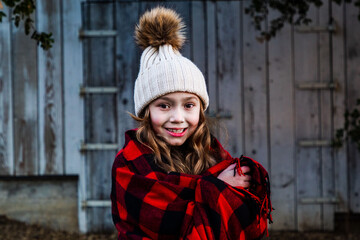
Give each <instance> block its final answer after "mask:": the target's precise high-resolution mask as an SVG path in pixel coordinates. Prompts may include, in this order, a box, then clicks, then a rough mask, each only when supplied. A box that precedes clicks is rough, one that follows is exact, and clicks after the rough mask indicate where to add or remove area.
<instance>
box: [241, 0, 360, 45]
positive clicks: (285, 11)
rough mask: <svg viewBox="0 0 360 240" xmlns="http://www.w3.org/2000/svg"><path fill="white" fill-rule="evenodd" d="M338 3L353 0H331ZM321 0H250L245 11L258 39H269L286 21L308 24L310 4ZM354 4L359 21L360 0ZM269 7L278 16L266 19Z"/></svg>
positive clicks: (313, 4) (317, 5)
mask: <svg viewBox="0 0 360 240" xmlns="http://www.w3.org/2000/svg"><path fill="white" fill-rule="evenodd" d="M332 1H333V2H335V3H336V4H338V5H340V4H341V3H342V2H345V3H351V2H352V1H353V0H332ZM322 5H323V1H322V0H290V1H289V0H252V1H251V3H250V5H249V6H248V7H247V8H245V13H246V14H248V15H249V16H250V17H251V18H252V23H253V24H254V26H255V28H256V30H258V31H259V32H260V36H259V37H258V40H259V41H264V40H266V41H269V40H270V39H271V38H272V37H275V36H276V34H277V32H279V31H280V30H281V29H282V28H283V27H284V25H285V24H286V23H289V24H293V25H295V26H298V25H302V24H304V25H308V24H309V23H311V22H312V20H311V19H310V18H309V17H308V16H307V13H308V11H309V9H310V7H311V6H315V7H317V8H318V7H321V6H322ZM354 5H355V6H356V7H358V8H359V14H358V19H359V21H360V0H354ZM269 9H272V10H273V11H275V12H277V13H279V16H278V17H276V18H274V19H271V20H269V24H268V26H267V27H266V26H265V23H266V21H267V20H268V14H269Z"/></svg>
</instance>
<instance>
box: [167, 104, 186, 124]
mask: <svg viewBox="0 0 360 240" xmlns="http://www.w3.org/2000/svg"><path fill="white" fill-rule="evenodd" d="M184 121H185V119H184V114H183V112H182V111H181V109H180V108H176V109H174V110H173V111H172V114H171V116H170V122H174V123H182V122H184Z"/></svg>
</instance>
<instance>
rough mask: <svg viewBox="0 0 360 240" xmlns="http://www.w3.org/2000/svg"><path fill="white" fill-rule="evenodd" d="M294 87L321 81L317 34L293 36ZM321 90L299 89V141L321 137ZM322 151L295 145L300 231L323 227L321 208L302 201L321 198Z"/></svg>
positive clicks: (312, 15)
mask: <svg viewBox="0 0 360 240" xmlns="http://www.w3.org/2000/svg"><path fill="white" fill-rule="evenodd" d="M309 17H310V18H312V20H313V22H312V25H317V24H319V22H318V19H317V17H318V15H317V11H316V9H310V14H309ZM294 48H295V49H294V54H295V55H294V57H295V59H294V64H295V69H294V70H295V72H294V73H295V84H299V83H301V82H319V49H318V36H317V34H316V33H315V34H314V33H310V34H304V33H298V32H296V33H295V36H294ZM319 94H320V93H319V90H310V91H304V90H299V89H296V91H295V108H296V123H295V131H296V140H297V142H298V141H300V140H304V139H306V140H309V139H310V140H313V139H319V138H320V137H321V133H320V129H321V122H320V115H319V114H320V113H319V109H320V102H319V98H320V95H319ZM321 159H322V158H321V150H320V148H319V147H309V148H304V147H301V146H299V145H297V146H296V176H297V198H298V203H299V205H298V208H297V216H298V229H299V230H301V231H304V230H315V229H321V228H322V211H321V210H322V208H321V206H320V205H318V204H300V201H301V199H303V198H317V197H319V196H321V194H322V191H321V179H322V175H321Z"/></svg>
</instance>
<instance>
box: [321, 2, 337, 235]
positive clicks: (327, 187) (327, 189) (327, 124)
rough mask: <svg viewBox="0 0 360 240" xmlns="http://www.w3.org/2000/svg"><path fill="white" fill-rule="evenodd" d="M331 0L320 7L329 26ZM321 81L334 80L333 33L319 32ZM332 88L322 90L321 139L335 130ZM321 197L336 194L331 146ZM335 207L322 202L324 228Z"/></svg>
mask: <svg viewBox="0 0 360 240" xmlns="http://www.w3.org/2000/svg"><path fill="white" fill-rule="evenodd" d="M330 4H331V3H329V1H324V4H323V6H322V7H321V8H319V24H320V25H321V26H327V25H328V24H329V19H330V17H331V16H330V12H329V11H330V7H331V6H330ZM318 37H319V45H318V46H319V81H320V82H325V83H330V82H331V81H333V79H332V78H333V76H332V55H331V54H332V53H331V52H330V50H331V46H330V44H331V38H332V34H330V33H328V32H325V33H319V36H318ZM332 95H333V91H332V90H323V91H321V92H320V122H321V130H320V133H321V136H320V138H321V139H327V140H329V141H330V140H331V138H332V135H333V134H332V132H333V120H334V119H333V117H334V116H333V101H332ZM321 175H322V179H321V188H322V189H321V197H324V198H333V197H334V195H335V191H334V190H335V188H334V187H335V186H334V177H335V176H334V159H333V154H332V150H331V148H330V147H322V148H321ZM334 209H335V206H334V205H333V204H322V222H323V225H322V226H321V227H322V229H323V230H333V229H334Z"/></svg>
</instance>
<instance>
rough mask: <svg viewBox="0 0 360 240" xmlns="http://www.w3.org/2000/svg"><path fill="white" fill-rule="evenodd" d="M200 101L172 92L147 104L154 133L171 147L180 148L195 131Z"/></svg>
mask: <svg viewBox="0 0 360 240" xmlns="http://www.w3.org/2000/svg"><path fill="white" fill-rule="evenodd" d="M200 104H201V101H200V99H199V97H198V96H196V95H195V94H192V93H185V92H174V93H169V94H166V95H164V96H161V97H159V98H158V99H156V100H154V101H153V102H151V103H150V104H149V111H150V120H151V125H152V127H153V129H154V131H155V133H156V134H157V135H159V136H161V137H163V138H164V139H165V141H166V142H167V143H168V144H169V145H171V146H181V145H182V144H183V143H184V142H185V141H186V140H187V139H188V138H189V137H190V136H191V135H192V134H193V133H194V132H195V130H196V128H197V126H198V124H199V118H200Z"/></svg>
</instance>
